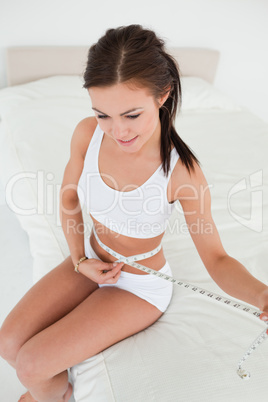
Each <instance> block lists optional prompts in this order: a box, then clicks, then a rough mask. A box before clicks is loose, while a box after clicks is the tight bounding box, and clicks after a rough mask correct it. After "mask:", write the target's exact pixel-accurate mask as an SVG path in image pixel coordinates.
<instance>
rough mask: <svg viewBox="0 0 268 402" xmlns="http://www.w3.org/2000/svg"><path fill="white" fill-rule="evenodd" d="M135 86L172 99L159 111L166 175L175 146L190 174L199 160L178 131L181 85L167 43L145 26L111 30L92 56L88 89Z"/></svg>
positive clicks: (87, 73) (86, 82) (92, 49)
mask: <svg viewBox="0 0 268 402" xmlns="http://www.w3.org/2000/svg"><path fill="white" fill-rule="evenodd" d="M118 83H134V84H137V85H138V86H142V87H145V88H148V89H149V91H150V93H151V95H152V96H154V98H155V99H156V100H157V99H160V98H161V97H163V96H164V95H165V94H167V93H168V92H169V96H168V98H167V100H166V101H165V103H164V104H163V105H162V107H161V108H160V110H159V117H160V121H161V159H162V167H163V170H164V173H165V174H166V175H167V173H168V171H169V168H170V151H171V144H172V143H173V144H174V146H175V148H176V149H177V151H178V153H179V155H180V158H181V161H182V163H183V164H184V165H185V166H186V168H187V169H188V171H189V173H190V172H191V169H194V162H196V163H199V162H198V160H197V158H196V156H195V155H194V154H193V152H192V151H191V149H190V148H189V147H188V146H187V145H186V144H185V142H184V141H183V140H182V139H181V138H180V137H179V135H178V133H177V132H176V130H175V127H174V122H175V118H176V114H177V111H178V108H179V107H180V105H181V82H180V75H179V67H178V65H177V63H176V61H175V59H174V58H173V57H172V56H171V55H169V54H168V53H167V52H166V51H165V48H164V41H163V40H162V39H160V38H158V37H157V36H156V34H155V33H154V32H153V31H151V30H149V29H144V28H143V27H142V26H141V25H129V26H121V27H118V28H116V29H108V30H107V31H106V33H105V35H104V36H102V37H101V38H100V39H99V40H98V42H97V43H95V44H94V45H92V46H91V47H90V49H89V52H88V59H87V66H86V70H85V72H84V88H90V87H106V86H111V85H115V84H118Z"/></svg>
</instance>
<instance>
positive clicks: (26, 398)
mask: <svg viewBox="0 0 268 402" xmlns="http://www.w3.org/2000/svg"><path fill="white" fill-rule="evenodd" d="M18 402H37V401H36V400H35V399H34V398H33V397H32V395H31V394H30V392H29V391H28V392H26V393H25V394H23V395H21V397H20V399H19V401H18Z"/></svg>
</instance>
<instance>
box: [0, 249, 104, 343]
mask: <svg viewBox="0 0 268 402" xmlns="http://www.w3.org/2000/svg"><path fill="white" fill-rule="evenodd" d="M97 288H98V285H97V284H96V283H94V282H92V281H91V280H90V279H88V278H86V277H85V276H84V275H79V274H77V273H76V272H74V267H73V263H72V260H71V257H70V256H69V257H68V258H66V259H65V260H64V261H63V262H62V263H61V264H59V265H58V266H57V267H56V268H54V269H53V270H52V271H51V272H49V273H48V274H47V275H45V276H44V277H43V278H42V279H41V280H40V281H38V282H37V283H36V284H35V285H34V286H33V287H32V288H31V289H30V290H29V291H28V292H27V293H26V294H25V296H24V297H23V298H22V299H21V300H20V301H19V303H18V304H17V305H16V306H15V307H14V309H13V310H12V311H11V312H10V314H9V315H8V316H7V318H6V319H5V321H4V323H3V325H2V327H1V332H2V333H4V334H5V333H6V334H7V335H9V336H10V338H12V342H13V343H14V347H16V349H19V348H20V346H21V345H23V344H24V343H25V342H26V341H27V340H28V339H30V338H31V337H32V336H34V335H35V334H37V333H38V332H40V331H42V330H43V329H44V328H46V327H48V326H50V325H51V324H53V323H54V322H56V321H57V320H59V319H61V318H62V317H64V316H65V315H66V314H68V313H69V312H70V311H71V310H73V309H74V308H75V307H76V306H77V305H78V304H79V303H81V302H82V301H83V300H84V299H85V298H86V297H87V296H88V295H89V294H90V293H92V292H93V291H94V290H96V289H97Z"/></svg>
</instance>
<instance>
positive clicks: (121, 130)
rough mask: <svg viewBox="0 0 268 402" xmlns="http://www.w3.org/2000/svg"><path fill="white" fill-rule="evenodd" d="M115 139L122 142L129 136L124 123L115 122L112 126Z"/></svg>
mask: <svg viewBox="0 0 268 402" xmlns="http://www.w3.org/2000/svg"><path fill="white" fill-rule="evenodd" d="M112 134H113V137H114V138H115V139H117V140H121V139H123V138H124V137H126V135H127V128H126V127H125V125H124V124H123V123H122V122H115V123H113V126H112Z"/></svg>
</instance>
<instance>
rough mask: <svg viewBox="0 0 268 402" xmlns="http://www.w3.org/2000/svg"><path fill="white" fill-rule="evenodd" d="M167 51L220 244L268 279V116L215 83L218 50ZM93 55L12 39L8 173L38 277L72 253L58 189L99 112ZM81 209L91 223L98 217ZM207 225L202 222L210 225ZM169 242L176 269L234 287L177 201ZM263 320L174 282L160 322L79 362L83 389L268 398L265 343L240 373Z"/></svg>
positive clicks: (3, 101)
mask: <svg viewBox="0 0 268 402" xmlns="http://www.w3.org/2000/svg"><path fill="white" fill-rule="evenodd" d="M170 52H171V53H172V54H173V55H174V57H176V58H177V60H178V62H179V65H180V69H181V73H182V90H183V98H182V109H181V112H180V114H179V115H178V117H177V121H176V127H177V130H178V132H179V133H180V135H181V137H182V138H183V139H184V140H185V142H186V143H187V144H188V145H189V146H190V147H191V148H192V149H193V150H194V151H195V153H196V154H197V156H198V158H199V160H200V161H201V165H202V169H203V171H204V173H205V176H206V178H207V181H208V184H209V187H210V191H211V194H212V213H213V217H214V220H215V223H216V226H217V228H218V230H219V233H220V236H221V239H222V242H223V245H224V247H225V249H226V251H227V252H228V253H229V254H230V255H231V256H233V257H234V258H237V259H238V260H239V261H240V262H242V263H243V264H244V265H245V266H246V267H247V269H248V270H249V271H250V272H251V273H252V274H253V275H255V276H256V277H257V278H258V279H260V280H262V281H264V282H265V283H267V284H268V275H267V267H266V264H267V257H268V247H267V240H268V190H267V189H268V160H267V157H266V150H267V149H268V148H267V146H268V125H267V124H266V123H264V122H263V121H262V120H260V119H259V118H257V117H256V116H255V115H253V114H252V113H250V112H249V111H248V110H247V109H245V108H243V107H241V106H240V105H237V104H236V103H235V102H234V101H233V100H231V99H230V98H229V97H228V96H226V95H224V94H223V93H221V92H220V91H218V90H217V89H216V88H215V87H214V86H213V81H214V78H215V74H216V70H217V65H218V62H219V53H218V52H217V51H214V50H210V49H199V48H198V49H193V48H179V49H174V48H173V49H170ZM85 57H86V48H84V47H81V48H69V47H59V48H42V47H41V48H40V47H38V48H10V49H7V66H8V83H9V87H7V88H4V89H2V90H0V118H1V124H0V172H1V173H0V174H1V177H0V179H1V181H2V184H3V185H4V187H5V191H6V202H7V204H8V206H9V208H10V210H11V211H12V213H13V214H15V215H16V217H17V219H18V221H19V223H20V225H21V227H22V228H23V230H24V231H25V232H26V233H27V238H26V237H25V241H29V247H30V252H31V256H32V259H33V282H36V281H37V280H38V279H39V278H41V277H42V276H43V275H44V274H45V273H47V272H48V271H49V270H51V269H52V268H53V267H55V266H56V265H57V264H59V263H60V262H61V261H62V260H63V259H64V258H65V257H66V256H67V255H68V254H69V252H68V245H67V242H66V240H65V238H64V235H63V231H62V229H61V226H60V220H59V216H58V205H59V197H58V195H59V189H60V184H61V180H62V177H63V171H64V168H65V165H66V163H67V161H68V157H69V150H70V139H71V136H72V133H73V130H74V128H75V126H76V124H77V123H78V122H79V121H80V120H81V119H83V118H84V117H86V116H89V115H91V114H93V113H92V110H91V104H90V99H89V97H88V94H87V92H86V90H84V89H82V78H81V75H82V72H83V69H84V67H85ZM83 215H84V220H85V222H86V223H87V225H86V226H87V228H88V231H89V230H90V227H91V224H92V223H91V222H90V219H89V218H88V216H87V215H86V213H85V211H83ZM202 224H204V223H202V221H201V222H200V225H199V227H198V228H197V230H206V228H205V227H204V226H203V227H202ZM163 247H164V251H165V255H166V257H167V259H168V261H169V262H170V265H171V267H172V270H173V274H174V277H176V278H178V279H181V280H182V281H186V282H190V283H192V284H195V285H196V286H199V287H201V288H205V289H208V290H210V291H211V292H216V293H218V294H220V295H223V296H226V295H225V294H224V292H223V291H222V290H221V289H219V288H218V286H217V285H216V284H215V283H214V282H213V281H212V279H211V278H210V277H209V275H208V274H207V272H206V269H205V267H204V266H203V264H202V261H201V260H200V258H199V256H198V253H197V251H196V249H195V247H194V245H193V242H192V240H191V238H190V235H189V233H188V230H187V227H186V224H185V221H184V217H183V214H182V211H181V208H180V204H179V203H178V202H177V203H176V208H175V210H174V213H173V214H172V216H171V218H170V223H169V225H168V229H167V232H166V233H165V235H164V238H163ZM10 251H11V250H7V253H9V252H10ZM11 264H12V262H11ZM6 286H9V284H8V283H6ZM141 314H142V312H141ZM264 328H265V324H264V323H262V322H261V321H260V320H258V319H257V318H256V317H253V316H251V315H248V314H246V313H245V312H243V311H239V310H236V309H232V308H230V307H229V306H227V305H224V304H219V303H217V302H215V301H213V300H211V299H210V298H208V297H203V296H202V295H200V294H196V293H194V292H190V291H189V290H188V289H185V288H183V287H179V286H174V295H173V298H172V302H171V304H170V306H169V308H168V310H167V312H166V313H165V314H164V315H163V316H162V317H161V318H160V320H159V321H158V322H157V323H155V324H154V325H153V326H151V327H149V328H147V329H146V330H144V331H142V332H140V333H138V334H136V335H134V336H132V337H129V338H127V339H125V340H123V341H121V342H119V343H117V344H116V345H113V346H112V347H110V348H108V349H106V350H105V351H103V352H102V353H100V354H98V355H96V356H94V357H92V358H90V359H88V360H86V361H84V362H82V363H80V364H79V365H77V366H75V367H73V368H72V369H71V370H70V378H71V379H72V381H73V383H74V397H75V400H76V401H79V402H82V401H83V402H86V401H89V400H93V401H97V402H110V401H116V402H125V401H133V402H134V401H135V402H141V401H142V402H143V401H146V402H147V401H148V402H151V401H157V402H162V401H165V402H166V401H180V402H195V401H206V402H207V401H214V400H217V401H219V402H226V401H228V402H230V401H233V402H240V401H241V402H242V401H243V402H251V401H252V400H258V401H259V402H262V401H263V402H264V401H266V400H267V392H266V378H267V373H268V360H267V358H266V356H267V353H268V342H266V343H264V344H263V345H261V346H260V347H259V348H258V349H257V350H256V351H255V353H254V354H253V355H252V357H250V359H249V360H248V361H247V363H246V366H248V367H249V369H250V371H251V374H252V377H251V379H250V380H249V381H247V382H246V381H243V380H241V378H239V377H238V376H237V374H236V366H237V362H238V360H239V359H240V358H241V356H242V355H243V354H244V352H245V351H246V349H247V348H248V346H249V345H250V343H251V342H252V341H253V340H254V338H256V337H257V336H258V335H259V333H260V332H261V331H262V330H263V329H264Z"/></svg>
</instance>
